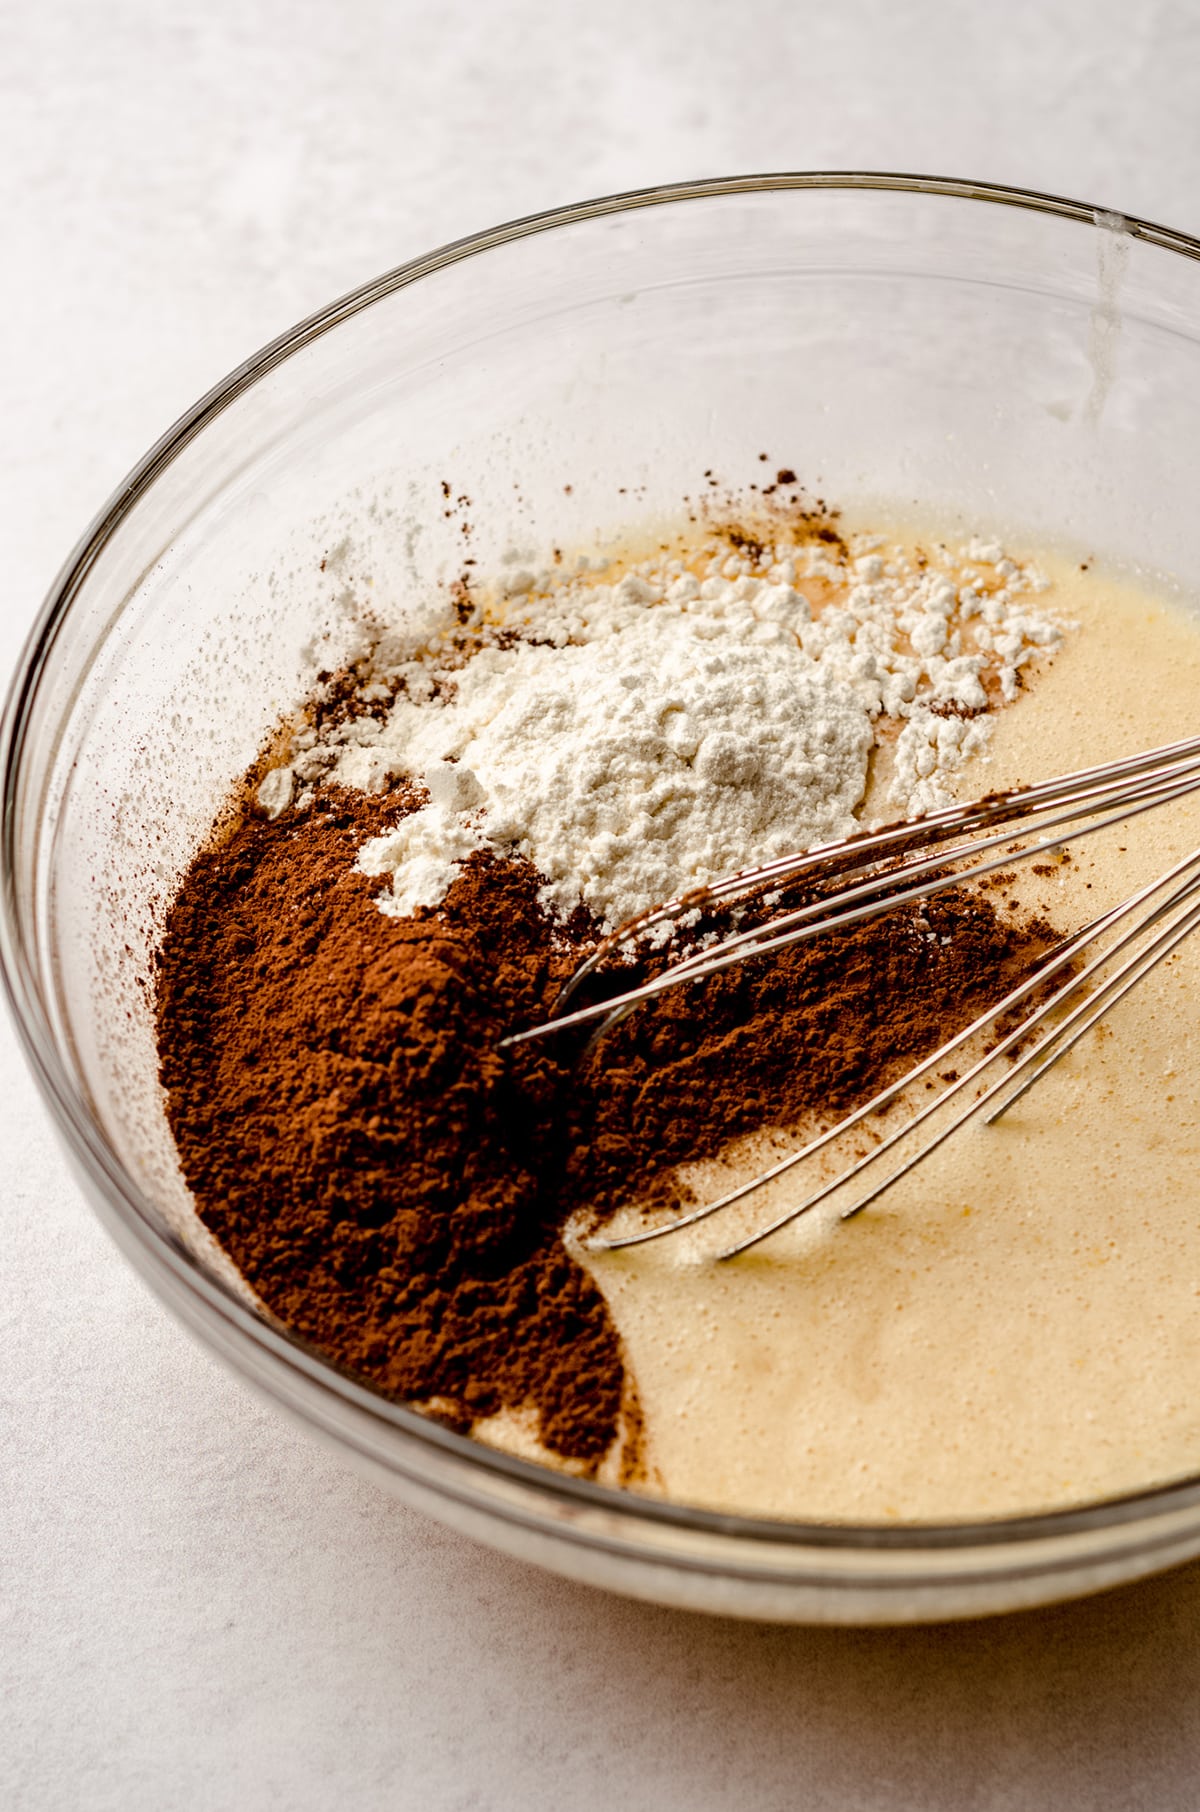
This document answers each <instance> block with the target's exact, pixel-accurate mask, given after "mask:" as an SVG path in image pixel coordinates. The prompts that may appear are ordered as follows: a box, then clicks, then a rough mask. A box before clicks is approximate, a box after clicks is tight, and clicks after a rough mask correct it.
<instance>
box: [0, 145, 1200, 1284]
mask: <svg viewBox="0 0 1200 1812" xmlns="http://www.w3.org/2000/svg"><path fill="white" fill-rule="evenodd" d="M1015 199H1019V198H1012V197H1009V198H1007V199H1006V200H1001V201H995V202H993V203H990V204H988V203H984V202H981V201H980V200H979V199H973V198H971V197H970V196H969V195H968V194H966V193H962V194H953V193H950V194H945V193H926V192H920V191H919V190H905V189H903V188H901V189H880V188H873V187H859V186H854V185H853V184H849V185H842V186H832V187H824V186H808V185H806V184H805V183H804V182H802V181H799V180H795V181H792V180H787V179H780V181H779V182H778V183H767V184H762V185H759V186H753V185H737V184H732V185H724V186H722V185H715V186H711V187H709V188H705V187H704V186H700V187H699V188H697V189H696V190H694V191H691V192H688V193H686V194H680V195H675V196H672V195H663V196H658V197H649V198H633V199H632V200H631V201H630V200H627V201H626V202H625V203H622V204H612V205H607V204H606V205H598V206H597V207H595V208H594V209H581V210H577V211H575V212H574V213H573V214H571V215H568V216H565V217H563V218H562V219H561V220H557V221H553V222H551V223H549V226H548V227H547V224H546V223H535V230H530V231H524V230H516V231H512V232H508V233H504V232H502V233H499V234H496V235H492V236H489V237H488V238H487V239H485V240H484V241H482V242H478V243H477V244H475V245H474V246H472V247H468V248H465V250H460V251H456V250H455V249H454V248H451V251H450V252H449V253H448V254H447V255H445V256H443V257H442V258H440V259H438V258H434V259H431V260H429V261H426V265H425V266H423V267H420V268H417V269H415V270H413V271H410V272H407V273H405V272H402V273H398V274H397V275H396V276H394V277H393V278H391V279H385V280H383V281H382V282H381V283H380V284H378V285H376V286H372V288H371V289H370V290H369V291H367V292H363V293H362V294H360V295H359V296H357V297H353V298H350V299H348V301H347V302H346V303H345V304H343V305H340V306H339V307H337V308H335V309H333V310H331V311H329V312H328V314H327V315H326V316H324V317H321V318H319V319H318V320H317V321H316V322H315V323H311V324H309V325H308V327H307V328H305V329H301V330H297V332H296V334H294V335H292V336H288V337H287V339H286V340H285V341H284V342H281V343H279V344H278V345H277V346H276V347H275V348H271V349H268V351H267V353H266V354H264V355H262V356H261V357H260V358H259V359H258V360H257V361H252V362H251V364H250V365H249V366H248V367H246V368H244V369H243V371H242V372H241V373H238V374H234V376H233V378H232V379H231V380H229V381H228V382H227V383H226V385H224V386H222V387H220V388H219V390H218V392H215V393H214V395H213V397H212V398H211V399H209V401H208V403H207V405H206V406H204V407H203V408H202V409H201V410H200V411H199V412H198V413H197V414H196V415H195V416H194V417H193V418H192V419H190V420H189V422H188V423H187V424H185V425H184V426H183V427H182V428H181V429H180V430H178V431H176V432H174V434H173V435H172V436H168V437H167V439H166V441H165V442H164V443H163V445H162V447H161V448H160V449H159V450H158V451H157V452H156V454H155V455H154V456H152V457H151V460H150V462H149V463H148V465H147V466H146V467H145V468H144V469H143V470H142V472H141V473H140V475H139V476H138V477H137V479H136V482H135V483H134V484H133V485H132V486H131V487H130V488H129V490H127V492H126V493H125V494H124V495H123V496H122V497H121V498H119V499H117V500H115V504H114V507H113V509H112V510H111V511H110V512H109V514H108V515H107V517H106V518H105V519H103V520H102V524H101V527H100V531H99V532H98V533H97V534H96V535H95V536H93V538H92V540H91V541H90V542H89V543H87V544H85V546H84V548H83V550H82V553H81V556H80V557H79V558H78V559H77V560H76V562H75V563H74V564H73V565H72V566H70V567H69V568H68V569H67V574H66V576H65V579H64V583H63V587H62V589H61V590H60V593H59V594H58V595H57V598H56V600H54V601H52V602H53V612H54V614H53V617H52V620H51V621H49V622H48V623H47V624H46V625H45V626H44V627H43V630H42V633H41V639H40V643H39V647H38V651H37V655H36V660H35V662H34V665H33V666H31V668H30V669H29V671H28V673H27V675H26V677H25V680H24V682H23V685H24V689H23V692H22V693H21V695H20V697H19V698H18V700H17V705H16V711H17V718H16V720H15V721H16V724H17V743H16V745H15V746H16V748H17V753H18V758H19V759H18V763H17V767H16V769H15V775H14V776H11V777H10V802H11V807H12V826H13V829H12V833H11V835H12V842H11V846H10V847H11V851H12V860H13V874H12V879H11V885H12V888H13V897H14V900H15V911H16V916H17V924H18V939H19V943H20V947H21V948H20V958H21V961H22V963H24V964H25V965H26V969H27V976H28V981H29V990H30V998H31V999H34V1000H36V1004H37V1009H38V1011H39V1012H40V1013H41V1014H42V1015H44V1020H45V1027H46V1029H47V1031H48V1033H49V1036H50V1039H51V1041H52V1043H53V1046H54V1047H55V1052H56V1060H57V1061H58V1063H59V1064H60V1065H61V1081H62V1086H63V1087H64V1088H65V1089H66V1090H67V1091H68V1093H70V1094H71V1095H72V1097H73V1100H74V1103H75V1107H76V1109H77V1111H78V1113H79V1114H80V1116H82V1117H83V1118H85V1119H86V1120H87V1121H88V1122H89V1123H90V1126H91V1129H92V1132H93V1134H94V1136H95V1138H96V1139H97V1140H98V1141H99V1142H100V1144H102V1145H103V1147H104V1148H105V1149H106V1150H107V1152H108V1153H109V1154H111V1158H112V1161H113V1165H114V1167H115V1168H117V1169H119V1170H120V1171H121V1172H122V1173H123V1175H124V1176H125V1178H126V1179H127V1182H128V1185H129V1188H130V1189H131V1190H132V1192H134V1193H135V1194H136V1195H137V1196H138V1197H140V1199H141V1204H142V1208H143V1211H144V1212H145V1214H146V1215H147V1216H149V1217H150V1218H151V1219H153V1220H154V1221H155V1222H156V1223H157V1224H158V1225H159V1226H160V1228H161V1230H162V1233H163V1235H164V1237H168V1238H172V1239H174V1240H177V1241H178V1240H182V1241H183V1242H185V1243H186V1244H187V1246H188V1248H189V1250H190V1251H191V1253H192V1255H193V1258H194V1261H195V1262H196V1263H197V1264H199V1265H200V1266H202V1267H204V1268H205V1269H206V1270H207V1271H208V1272H209V1274H210V1275H211V1276H212V1277H214V1278H216V1279H218V1280H220V1282H221V1287H222V1288H230V1289H234V1290H236V1289H237V1287H238V1286H237V1282H236V1279H235V1278H233V1277H232V1275H231V1273H230V1270H229V1268H228V1267H227V1266H226V1265H225V1264H224V1261H223V1260H222V1258H221V1256H220V1254H219V1253H218V1252H216V1250H215V1249H214V1248H213V1247H212V1244H211V1242H210V1241H209V1240H208V1239H207V1237H206V1236H205V1235H204V1234H203V1232H202V1230H200V1229H199V1227H198V1224H197V1222H196V1221H195V1217H194V1215H193V1214H192V1211H191V1207H190V1202H189V1198H188V1194H187V1191H186V1189H185V1188H184V1186H183V1183H182V1180H181V1178H180V1176H179V1173H178V1169H177V1165H176V1162H175V1157H174V1151H173V1147H172V1144H171V1141H170V1137H169V1134H168V1132H167V1129H166V1125H165V1121H164V1119H163V1114H162V1108H161V1100H160V1096H159V1089H158V1082H157V1073H156V1067H157V1066H156V1058H155V1051H154V1038H153V1023H152V1013H151V1004H150V1003H151V992H150V981H151V976H152V967H153V962H152V959H153V949H154V944H155V939H156V937H157V935H158V932H159V929H160V926H161V922H162V914H163V910H164V907H165V905H166V904H167V903H168V901H169V899H170V897H171V893H172V890H173V888H174V886H175V884H176V882H177V880H178V878H179V876H180V874H181V872H182V869H183V868H184V866H185V865H186V863H187V861H188V859H189V858H190V856H191V854H192V853H193V851H194V850H195V848H196V845H197V843H198V841H199V840H200V839H201V838H202V837H203V836H204V835H205V833H206V832H207V830H208V827H209V825H210V823H211V821H212V818H213V814H214V811H215V810H216V808H217V807H218V805H219V804H220V802H221V800H222V798H223V797H224V796H225V795H226V793H227V791H228V789H229V787H230V784H231V782H232V781H233V780H234V779H235V777H236V776H237V775H238V774H239V772H240V771H241V770H242V769H244V768H245V766H246V765H247V764H248V763H249V762H250V761H251V760H252V759H253V757H254V756H255V755H256V754H257V752H258V750H259V749H260V747H261V744H262V742H263V739H264V737H265V736H266V735H267V734H268V732H269V731H270V729H271V727H272V725H273V724H274V722H275V721H276V720H277V719H278V717H279V715H280V714H281V713H282V712H283V711H285V710H287V709H288V708H289V707H290V706H292V705H294V704H295V703H297V702H298V701H299V699H300V698H301V697H302V695H303V694H304V692H305V691H306V690H307V689H308V687H309V686H310V685H311V683H312V681H313V679H314V678H315V676H316V674H317V672H318V671H319V670H320V669H321V668H323V667H330V666H335V665H337V664H339V662H340V661H341V660H343V659H344V658H345V657H346V656H347V654H348V653H352V652H353V650H354V648H355V646H356V644H357V643H358V641H359V640H360V639H361V637H362V636H363V635H364V633H367V632H369V630H370V627H371V625H372V624H375V623H378V622H380V621H384V622H387V623H396V624H399V625H402V626H406V627H410V628H417V627H419V625H420V622H421V621H422V617H423V615H424V614H426V613H428V612H429V610H430V608H431V605H432V604H433V603H434V602H435V601H436V600H438V598H439V597H440V596H442V595H443V594H444V590H445V587H446V586H447V585H449V584H451V583H452V582H453V581H454V580H455V579H456V578H457V577H459V576H460V575H461V574H462V573H463V572H464V564H463V563H464V560H468V559H469V560H473V561H474V562H476V565H475V568H474V571H476V572H477V573H480V574H483V575H485V576H495V575H497V574H501V573H503V571H504V570H505V569H506V567H507V566H510V565H512V564H513V563H514V562H516V563H519V564H521V565H526V564H528V565H537V564H541V563H544V562H546V561H548V559H549V558H550V557H551V553H552V550H553V549H555V548H558V549H561V550H565V551H566V552H567V553H568V554H573V553H575V552H578V551H589V550H593V549H595V548H596V547H597V546H603V545H605V544H607V543H608V542H610V541H612V540H613V539H614V538H616V537H618V536H620V535H621V534H622V533H623V532H625V531H627V530H628V529H629V528H630V527H631V526H632V527H635V528H636V527H638V526H646V525H653V523H654V522H655V520H656V519H658V518H660V517H662V516H664V515H665V516H671V517H676V516H678V514H679V511H680V508H681V504H682V502H683V500H684V499H685V498H687V497H695V496H696V495H698V494H701V493H703V491H704V490H705V487H706V484H707V482H708V477H707V475H711V476H712V478H714V479H715V480H717V481H719V482H720V483H722V484H727V485H730V486H732V487H735V488H736V487H738V486H743V485H747V484H749V483H750V482H761V480H762V475H763V472H764V470H766V469H770V470H774V467H775V465H776V464H778V465H787V466H789V467H792V468H793V469H794V470H795V471H796V472H797V473H798V475H799V476H800V479H801V481H802V482H803V483H804V484H805V485H806V486H807V487H808V488H809V489H811V490H813V491H815V492H817V493H819V494H820V495H821V496H823V497H824V498H826V499H827V500H828V501H829V502H830V503H833V504H839V503H846V504H850V505H854V506H860V505H863V506H869V505H870V504H871V503H872V502H882V503H886V504H887V505H889V506H897V505H898V506H900V507H901V508H906V507H912V506H915V507H916V508H918V509H919V510H920V511H921V513H922V515H924V516H933V517H934V518H936V519H940V520H942V521H944V522H946V523H947V524H960V525H961V526H962V527H963V528H964V529H965V530H974V529H976V528H980V527H982V526H984V525H986V526H988V527H997V528H999V529H1001V530H1003V528H1004V527H1005V525H1012V526H1014V527H1016V528H1018V529H1019V530H1020V531H1021V532H1022V533H1023V534H1025V535H1026V536H1028V537H1034V538H1036V537H1037V536H1039V535H1046V536H1053V537H1054V538H1055V539H1056V540H1060V541H1061V540H1067V541H1069V542H1072V543H1075V544H1077V545H1079V546H1082V547H1086V548H1088V549H1089V550H1092V551H1094V552H1096V553H1098V554H1102V555H1104V556H1107V557H1109V558H1112V559H1115V560H1119V561H1121V562H1124V563H1128V564H1133V565H1139V564H1140V565H1143V566H1147V567H1153V568H1154V570H1155V571H1156V573H1159V574H1165V575H1167V576H1169V577H1170V578H1172V579H1174V580H1176V581H1178V582H1179V583H1180V584H1181V585H1183V586H1188V585H1195V583H1196V582H1197V581H1198V580H1200V520H1198V519H1197V516H1196V512H1195V510H1194V507H1193V498H1192V486H1191V466H1190V461H1189V459H1188V457H1187V454H1188V452H1189V451H1190V446H1191V438H1192V433H1193V424H1194V422H1195V421H1196V419H1198V417H1200V265H1198V264H1197V263H1196V262H1195V261H1194V259H1193V258H1192V257H1191V256H1190V255H1185V254H1183V253H1181V251H1180V250H1178V249H1172V248H1170V247H1169V246H1167V245H1165V244H1161V243H1155V241H1154V239H1153V236H1139V235H1138V234H1131V233H1129V232H1127V231H1124V230H1122V223H1120V222H1117V221H1113V220H1112V219H1110V218H1108V217H1105V216H1097V217H1095V218H1093V217H1092V216H1091V215H1090V214H1089V213H1088V212H1087V211H1080V212H1078V213H1071V212H1065V213H1063V212H1055V211H1040V210H1038V209H1036V208H1034V207H1031V206H1026V205H1014V202H1015ZM763 453H767V454H768V455H769V460H770V464H769V468H764V466H763V464H762V461H761V459H760V455H761V454H763Z"/></svg>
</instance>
